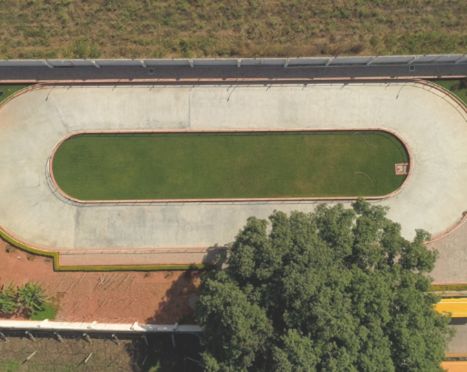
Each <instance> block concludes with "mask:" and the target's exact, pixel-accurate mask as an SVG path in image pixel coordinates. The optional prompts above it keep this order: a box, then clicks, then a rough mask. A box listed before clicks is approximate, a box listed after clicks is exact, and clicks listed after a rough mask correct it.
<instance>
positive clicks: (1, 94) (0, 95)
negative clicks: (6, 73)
mask: <svg viewBox="0 0 467 372" xmlns="http://www.w3.org/2000/svg"><path fill="white" fill-rule="evenodd" d="M26 87H27V85H22V84H13V85H2V84H0V103H1V102H2V101H4V100H5V99H7V98H8V97H9V96H11V95H12V94H13V93H16V92H17V91H18V90H20V89H23V88H26Z"/></svg>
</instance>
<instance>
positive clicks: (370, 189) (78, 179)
mask: <svg viewBox="0 0 467 372" xmlns="http://www.w3.org/2000/svg"><path fill="white" fill-rule="evenodd" d="M398 162H407V153H406V151H405V148H404V146H403V145H402V144H401V143H400V142H399V140H397V139H396V138H395V137H394V136H392V135H390V134H388V133H385V132H376V131H359V132H357V131H345V132H275V133H265V132H256V133H252V132H250V133H248V132H244V133H203V134H200V133H158V134H156V133H145V134H141V133H139V134H136V133H133V134H83V135H77V136H74V137H71V138H70V139H68V140H67V141H65V142H64V143H63V144H62V145H61V146H60V147H59V149H58V150H57V152H56V154H55V158H54V161H53V172H54V176H55V179H56V181H57V183H58V185H59V186H60V187H61V189H62V190H63V191H64V192H66V193H67V194H69V195H71V196H73V197H75V198H78V199H81V200H98V199H104V200H111V199H119V200H125V199H126V200H128V199H158V198H161V199H172V198H173V199H179V198H190V199H192V198H193V199H197V198H208V199H211V198H274V197H320V196H363V195H365V196H370V195H385V194H388V193H390V192H392V191H394V190H396V189H397V188H398V187H399V186H400V185H401V184H402V182H403V181H404V178H405V176H396V175H395V173H394V164H395V163H398Z"/></svg>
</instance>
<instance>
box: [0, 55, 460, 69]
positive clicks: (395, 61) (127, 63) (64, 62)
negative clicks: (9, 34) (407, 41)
mask: <svg viewBox="0 0 467 372" xmlns="http://www.w3.org/2000/svg"><path fill="white" fill-rule="evenodd" d="M440 63H442V64H453V65H457V64H460V63H467V54H424V55H383V56H328V57H326V56H323V57H292V58H288V57H285V58H274V57H272V58H159V59H144V58H142V59H11V60H0V67H47V68H70V67H95V68H101V67H109V66H113V67H131V66H138V67H144V68H157V67H162V66H170V67H191V68H194V67H237V68H241V67H255V66H263V67H285V68H287V67H290V68H292V67H334V66H355V65H360V66H372V65H381V66H384V65H407V66H410V65H415V64H425V65H434V64H440Z"/></svg>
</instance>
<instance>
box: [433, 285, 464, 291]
mask: <svg viewBox="0 0 467 372" xmlns="http://www.w3.org/2000/svg"><path fill="white" fill-rule="evenodd" d="M431 290H432V291H434V292H449V291H467V283H465V284H432V285H431Z"/></svg>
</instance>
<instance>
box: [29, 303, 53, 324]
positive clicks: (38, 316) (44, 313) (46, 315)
mask: <svg viewBox="0 0 467 372" xmlns="http://www.w3.org/2000/svg"><path fill="white" fill-rule="evenodd" d="M56 316H57V307H56V306H55V305H54V304H52V303H48V302H46V303H44V305H43V306H42V309H40V310H36V311H35V312H34V313H32V315H31V320H44V319H49V320H53V319H55V317H56Z"/></svg>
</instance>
